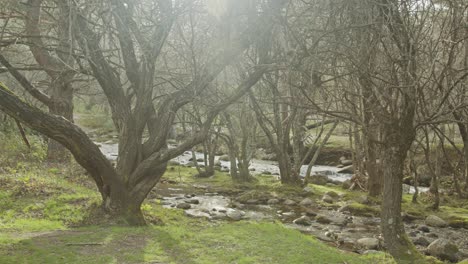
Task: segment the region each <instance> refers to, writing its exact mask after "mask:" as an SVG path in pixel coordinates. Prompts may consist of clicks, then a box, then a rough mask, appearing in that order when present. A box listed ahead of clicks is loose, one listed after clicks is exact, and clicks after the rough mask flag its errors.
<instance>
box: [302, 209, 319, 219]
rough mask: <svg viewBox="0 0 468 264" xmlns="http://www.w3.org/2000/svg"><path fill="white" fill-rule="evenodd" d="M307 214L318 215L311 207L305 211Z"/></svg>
mask: <svg viewBox="0 0 468 264" xmlns="http://www.w3.org/2000/svg"><path fill="white" fill-rule="evenodd" d="M304 213H305V215H307V216H310V217H315V216H317V213H316V212H315V211H313V210H311V209H305V211H304Z"/></svg>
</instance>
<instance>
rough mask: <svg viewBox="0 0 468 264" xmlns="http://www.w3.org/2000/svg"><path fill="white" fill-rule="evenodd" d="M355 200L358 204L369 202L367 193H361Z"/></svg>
mask: <svg viewBox="0 0 468 264" xmlns="http://www.w3.org/2000/svg"><path fill="white" fill-rule="evenodd" d="M356 202H358V203H360V204H370V200H369V197H368V196H367V195H361V196H359V197H358V198H357V199H356Z"/></svg>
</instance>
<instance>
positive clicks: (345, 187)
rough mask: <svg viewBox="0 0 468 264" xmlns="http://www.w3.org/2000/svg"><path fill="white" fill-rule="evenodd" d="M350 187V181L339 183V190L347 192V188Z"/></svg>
mask: <svg viewBox="0 0 468 264" xmlns="http://www.w3.org/2000/svg"><path fill="white" fill-rule="evenodd" d="M351 185H352V183H351V180H346V181H344V182H342V183H341V188H343V189H345V190H349V188H351Z"/></svg>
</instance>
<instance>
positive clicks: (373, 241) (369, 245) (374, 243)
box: [356, 237, 380, 249]
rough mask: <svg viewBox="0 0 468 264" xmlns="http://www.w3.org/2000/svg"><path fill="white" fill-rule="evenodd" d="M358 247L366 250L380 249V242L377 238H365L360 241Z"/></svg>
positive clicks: (357, 242)
mask: <svg viewBox="0 0 468 264" xmlns="http://www.w3.org/2000/svg"><path fill="white" fill-rule="evenodd" d="M356 245H357V246H358V247H360V248H365V249H378V248H379V247H380V241H379V240H378V239H377V238H373V237H364V238H360V239H358V240H357V241H356Z"/></svg>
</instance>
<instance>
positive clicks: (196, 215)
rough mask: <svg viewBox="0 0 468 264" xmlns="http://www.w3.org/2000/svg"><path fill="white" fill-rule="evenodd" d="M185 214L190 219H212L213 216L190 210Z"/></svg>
mask: <svg viewBox="0 0 468 264" xmlns="http://www.w3.org/2000/svg"><path fill="white" fill-rule="evenodd" d="M184 213H185V215H186V216H189V217H195V218H207V219H211V216H210V215H209V214H208V213H205V212H202V211H200V210H197V209H188V210H185V211H184Z"/></svg>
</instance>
